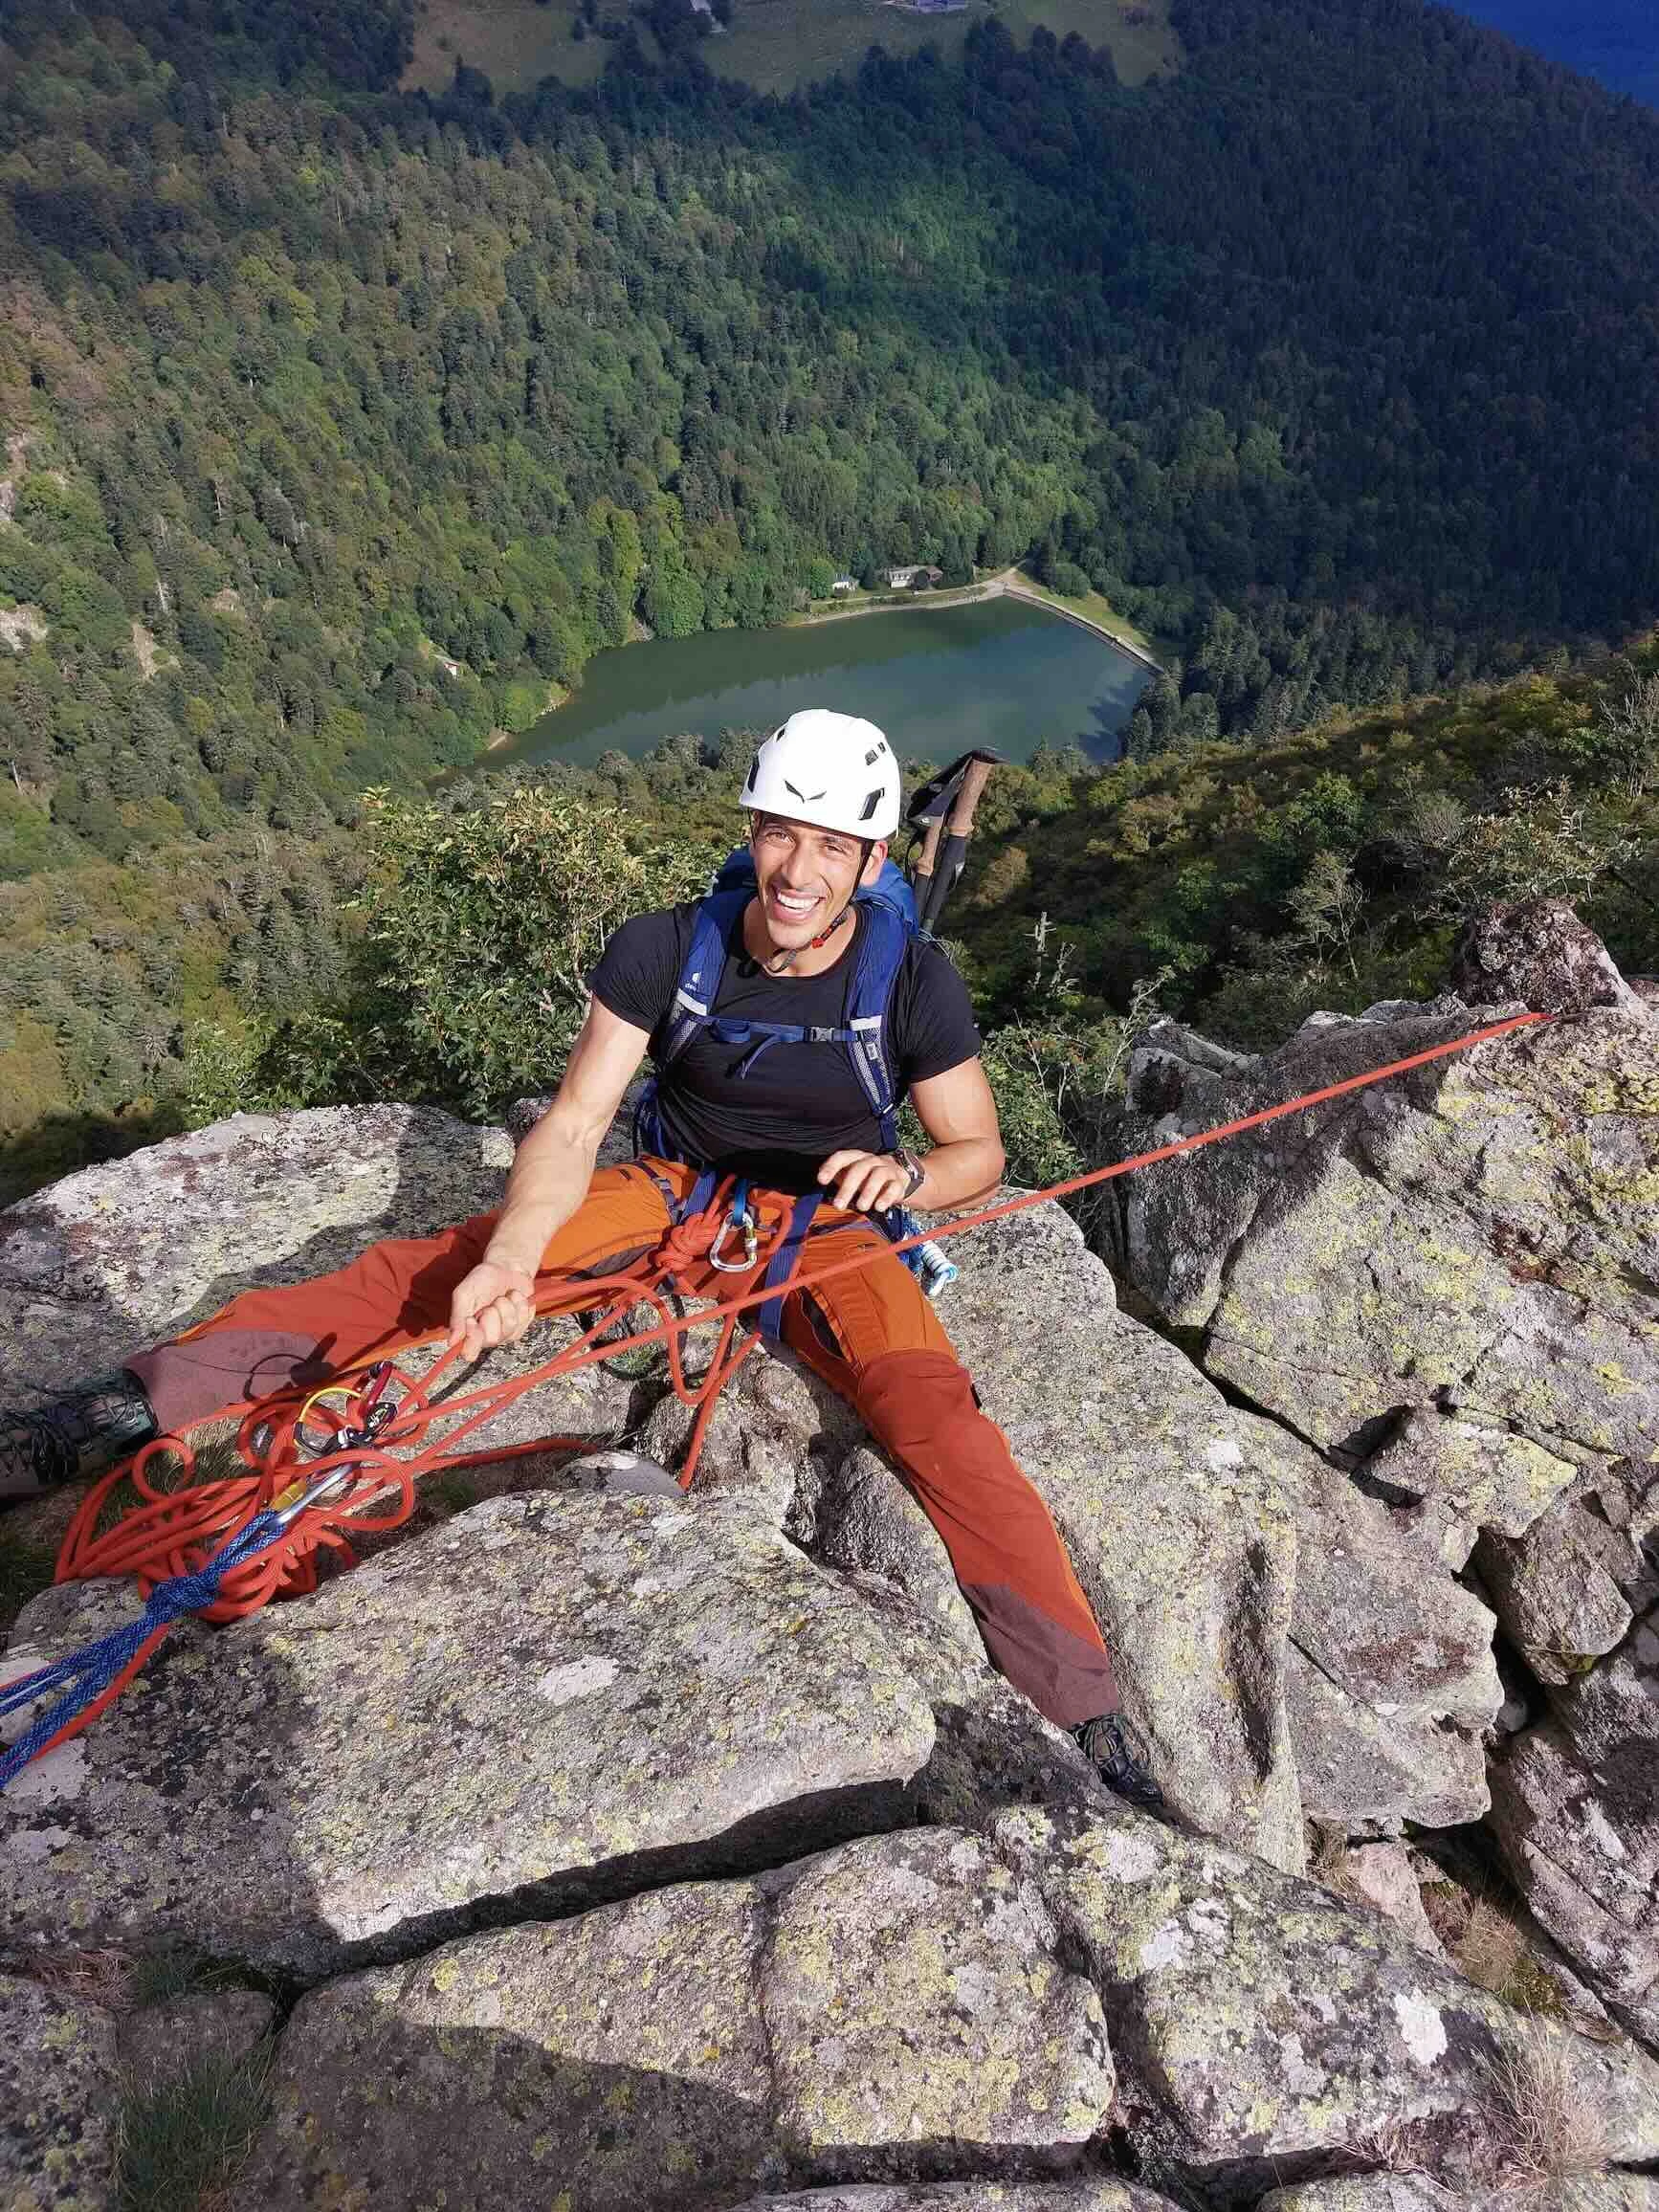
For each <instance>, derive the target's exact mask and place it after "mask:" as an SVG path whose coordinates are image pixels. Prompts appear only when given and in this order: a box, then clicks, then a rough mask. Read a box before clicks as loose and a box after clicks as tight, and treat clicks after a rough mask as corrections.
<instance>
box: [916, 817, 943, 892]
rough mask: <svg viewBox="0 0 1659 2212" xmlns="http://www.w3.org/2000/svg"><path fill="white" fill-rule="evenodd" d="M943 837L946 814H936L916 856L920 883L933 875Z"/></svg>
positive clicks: (917, 876)
mask: <svg viewBox="0 0 1659 2212" xmlns="http://www.w3.org/2000/svg"><path fill="white" fill-rule="evenodd" d="M943 837H944V816H943V815H942V814H936V815H935V816H934V818H933V820H932V821H931V822H930V823H929V824H928V826H927V829H926V830H925V832H924V833H923V836H922V840H921V851H920V852H918V854H917V856H916V869H915V875H916V880H917V881H918V883H926V882H927V881H929V880H930V878H931V877H932V874H933V871H934V864H935V862H936V861H937V860H938V859H939V849H940V843H941V841H942V840H943Z"/></svg>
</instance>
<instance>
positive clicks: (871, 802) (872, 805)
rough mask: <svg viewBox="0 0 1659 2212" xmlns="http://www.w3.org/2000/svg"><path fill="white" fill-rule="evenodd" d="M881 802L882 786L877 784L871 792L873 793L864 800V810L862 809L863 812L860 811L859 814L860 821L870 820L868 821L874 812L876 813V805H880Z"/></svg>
mask: <svg viewBox="0 0 1659 2212" xmlns="http://www.w3.org/2000/svg"><path fill="white" fill-rule="evenodd" d="M880 804H881V786H880V785H876V787H875V789H874V791H872V792H871V794H870V796H869V798H868V799H866V800H865V802H864V808H863V811H862V813H860V815H859V817H858V819H859V821H860V822H868V821H869V819H870V817H871V816H872V814H874V811H875V809H876V807H879V806H880Z"/></svg>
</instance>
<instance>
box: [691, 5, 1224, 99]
mask: <svg viewBox="0 0 1659 2212" xmlns="http://www.w3.org/2000/svg"><path fill="white" fill-rule="evenodd" d="M735 7H736V13H735V17H734V20H733V24H732V29H731V31H730V33H728V34H727V35H726V36H725V37H724V38H719V39H714V38H711V39H710V40H709V41H708V43H707V45H706V47H705V49H704V51H705V52H706V54H707V55H708V60H709V66H710V68H711V69H714V70H717V71H718V72H719V75H720V76H722V77H743V78H745V79H746V80H747V81H748V82H749V83H750V84H755V85H759V86H760V88H761V90H762V91H763V92H789V91H792V90H793V88H794V87H795V86H796V85H798V84H810V83H811V82H812V81H813V79H814V78H815V77H830V76H833V75H834V74H835V72H836V71H837V70H839V69H843V68H846V67H847V66H848V65H849V64H850V63H852V62H856V61H857V59H858V57H859V55H862V54H863V52H864V50H865V48H866V47H867V46H873V45H881V46H885V47H886V48H887V49H888V50H889V52H890V53H894V54H909V53H914V52H915V50H916V49H917V48H918V47H919V46H925V45H927V44H929V43H930V42H931V43H932V44H933V45H935V46H937V47H938V48H939V49H940V52H941V53H942V54H946V55H954V54H955V53H956V52H957V51H958V50H959V49H960V47H961V45H962V40H963V38H964V37H965V36H966V35H967V30H968V26H969V25H970V24H971V23H973V22H975V21H977V20H982V19H983V18H984V16H985V15H987V14H994V15H997V16H999V17H1000V18H1001V20H1002V21H1003V22H1004V23H1005V24H1006V26H1007V28H1008V30H1009V31H1010V32H1011V33H1012V34H1013V36H1014V37H1015V38H1017V39H1019V40H1021V41H1022V42H1024V41H1025V40H1026V39H1028V38H1029V36H1030V34H1031V33H1032V32H1033V31H1034V30H1035V29H1036V27H1037V25H1038V24H1040V23H1041V24H1046V25H1047V26H1048V28H1049V29H1050V30H1051V32H1053V33H1054V35H1055V36H1056V37H1057V38H1064V37H1065V36H1066V34H1067V33H1068V32H1071V31H1075V32H1076V33H1078V34H1079V35H1080V36H1082V37H1084V38H1087V39H1088V40H1089V42H1090V44H1091V45H1092V46H1109V47H1110V48H1111V50H1112V59H1113V61H1114V63H1115V64H1116V66H1117V74H1118V76H1119V77H1121V78H1122V79H1123V81H1124V83H1125V84H1144V83H1145V82H1146V80H1147V78H1148V77H1156V76H1161V75H1167V74H1168V73H1169V72H1170V71H1172V70H1174V69H1177V68H1179V67H1180V64H1181V44H1180V41H1179V39H1178V38H1177V37H1176V35H1175V33H1174V32H1173V30H1171V28H1170V24H1169V6H1168V0H968V6H967V7H966V8H964V9H962V11H960V12H959V13H955V14H950V15H918V14H913V13H912V12H911V11H909V10H908V9H906V8H903V7H897V6H892V5H888V4H886V0H735Z"/></svg>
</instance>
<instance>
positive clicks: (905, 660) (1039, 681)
mask: <svg viewBox="0 0 1659 2212" xmlns="http://www.w3.org/2000/svg"><path fill="white" fill-rule="evenodd" d="M999 602H1000V604H999ZM928 608H931V609H932V610H933V612H934V615H935V618H936V619H935V620H934V621H933V622H918V623H881V622H879V621H859V622H857V623H856V624H854V626H853V627H851V628H842V629H838V630H828V629H825V628H823V627H822V625H823V624H825V623H827V622H839V623H843V624H853V623H854V617H863V616H866V615H869V616H876V615H882V614H903V613H911V612H915V611H917V610H918V609H919V610H926V609H928ZM1113 612H1114V610H1113V609H1112V608H1111V607H1110V606H1109V605H1108V603H1107V602H1105V601H1104V600H1102V599H1099V598H1098V597H1097V596H1095V595H1094V594H1091V595H1090V597H1089V599H1087V600H1086V601H1084V602H1083V604H1082V606H1081V607H1079V608H1076V609H1074V610H1073V609H1072V608H1067V607H1065V606H1064V605H1056V604H1055V603H1054V602H1053V601H1051V600H1050V599H1049V598H1048V597H1047V596H1046V595H1045V594H1044V592H1043V590H1042V587H1041V586H1035V585H1032V584H1030V583H1029V580H1028V579H1026V578H1023V577H1018V576H1012V575H1008V574H1006V573H1005V574H1003V575H1000V576H997V575H993V576H988V577H985V578H983V579H982V580H981V581H980V582H979V583H978V584H975V585H971V586H960V587H958V588H957V589H955V590H943V591H924V592H922V593H920V594H919V595H918V596H917V597H915V598H898V599H897V600H896V601H895V602H894V603H893V604H891V605H888V604H882V605H872V604H870V602H869V601H861V602H860V603H858V604H855V605H854V606H852V607H839V606H830V607H825V608H821V609H820V610H819V611H818V613H817V614H816V615H815V616H813V617H811V618H804V617H802V616H799V615H797V616H795V617H793V618H792V619H785V620H784V621H782V622H776V623H770V624H768V625H766V626H765V627H764V628H763V629H757V630H746V629H738V628H730V629H726V628H722V629H719V630H698V631H696V632H694V633H693V634H692V635H690V636H688V637H683V638H661V637H659V638H655V639H653V640H652V641H651V642H652V644H653V648H654V650H653V652H652V653H630V652H629V651H628V650H627V648H626V647H624V646H618V647H614V648H608V649H607V650H606V651H605V652H604V653H597V654H595V655H594V656H593V659H592V661H591V663H590V664H589V666H588V667H587V668H586V670H585V671H584V677H583V681H582V683H581V685H580V686H579V687H578V689H577V690H576V692H575V693H574V695H573V696H571V697H566V698H565V700H564V703H563V704H562V705H561V706H560V707H559V708H557V709H556V710H555V711H554V712H552V713H550V714H548V715H546V716H544V717H542V718H539V719H538V720H537V721H535V722H534V723H532V724H531V725H530V726H529V727H528V728H527V729H523V730H516V731H503V730H501V729H499V728H497V729H495V730H492V731H491V732H489V733H488V736H487V740H486V742H485V743H484V745H482V746H481V747H480V748H479V750H478V751H477V752H476V753H475V754H474V756H473V759H474V763H475V764H476V771H477V772H478V773H479V774H481V775H486V776H488V775H492V774H494V773H496V772H498V771H499V770H500V769H502V768H506V767H508V766H510V765H516V764H517V763H520V762H524V763H530V762H535V761H539V760H564V761H568V762H570V763H572V764H575V765H579V766H590V765H592V763H594V762H595V761H596V760H598V759H599V758H601V757H602V755H603V754H604V753H606V752H614V751H621V752H623V753H626V754H627V755H629V756H630V758H632V757H643V756H644V755H645V754H646V753H647V752H649V751H650V750H651V749H652V747H653V745H654V744H656V743H657V742H659V741H660V740H661V737H662V735H663V734H664V733H667V732H676V731H679V732H683V731H696V732H698V733H700V734H701V735H703V736H710V735H713V734H714V733H716V732H717V731H719V730H723V729H726V728H732V729H739V728H741V729H749V728H754V729H759V728H762V727H768V728H769V727H770V726H771V725H772V723H774V722H776V721H779V720H781V719H783V718H784V717H785V715H786V714H787V713H789V712H790V711H791V707H792V706H794V705H798V704H800V703H801V701H802V700H803V699H804V698H811V697H821V696H826V691H827V687H828V690H829V691H832V692H833V693H834V695H835V697H837V699H838V701H839V703H840V705H841V706H842V708H843V710H844V711H846V712H848V713H857V714H862V715H864V716H865V717H866V719H871V720H874V721H875V722H877V723H879V724H880V725H881V726H882V727H883V728H887V727H889V726H896V727H898V728H901V729H903V730H905V731H906V732H907V733H908V734H907V742H908V744H909V746H910V750H911V751H912V753H913V754H914V756H915V758H917V759H918V760H919V759H922V758H928V759H932V758H934V757H936V756H937V757H938V758H939V759H941V760H942V759H947V758H948V759H954V758H955V757H956V755H957V754H958V753H961V752H962V751H963V750H964V749H972V748H974V747H976V746H979V747H989V748H991V749H993V750H996V751H999V752H1004V753H1005V754H1006V755H1007V757H1010V758H1013V759H1023V758H1025V757H1026V754H1027V753H1028V752H1029V751H1030V750H1031V749H1032V748H1033V747H1034V746H1035V745H1036V744H1038V743H1039V742H1045V741H1046V742H1050V743H1052V744H1064V743H1076V744H1078V745H1080V746H1082V747H1083V749H1084V750H1085V751H1087V752H1089V753H1090V754H1091V755H1092V756H1093V755H1098V756H1099V757H1101V758H1115V757H1116V755H1117V752H1118V751H1119V750H1120V747H1121V742H1122V731H1123V729H1124V728H1125V727H1126V726H1127V723H1128V719H1129V716H1130V714H1131V712H1132V711H1133V707H1134V704H1135V701H1136V699H1137V698H1138V697H1139V695H1140V693H1141V692H1142V691H1143V690H1144V689H1145V687H1146V685H1147V683H1148V682H1149V681H1150V680H1151V679H1152V676H1153V675H1154V672H1155V671H1156V669H1157V667H1158V663H1157V661H1156V660H1155V659H1154V658H1153V656H1152V654H1151V653H1149V652H1148V651H1147V649H1146V647H1145V646H1142V645H1139V644H1131V643H1130V642H1129V641H1128V640H1126V639H1124V638H1122V637H1120V636H1117V634H1116V633H1115V631H1114V630H1113V629H1112V628H1110V627H1109V625H1110V624H1111V623H1112V620H1113ZM1050 614H1059V615H1061V616H1062V617H1063V618H1064V619H1063V620H1061V621H1060V622H1050V621H1048V620H1046V619H1045V617H1046V616H1048V615H1050Z"/></svg>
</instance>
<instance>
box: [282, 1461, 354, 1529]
mask: <svg viewBox="0 0 1659 2212" xmlns="http://www.w3.org/2000/svg"><path fill="white" fill-rule="evenodd" d="M356 1477H357V1468H356V1465H355V1463H354V1462H352V1461H349V1460H348V1461H347V1462H346V1464H345V1465H344V1466H343V1467H331V1468H330V1469H329V1470H328V1472H327V1473H326V1474H321V1475H319V1476H318V1478H317V1480H316V1481H315V1482H314V1483H312V1484H311V1485H310V1486H309V1487H308V1488H307V1489H305V1490H303V1491H301V1492H300V1493H299V1496H298V1497H292V1496H290V1498H289V1502H288V1503H287V1504H286V1505H277V1506H276V1507H274V1509H273V1510H274V1511H275V1513H276V1515H277V1527H278V1528H284V1529H287V1528H292V1527H293V1526H294V1523H295V1522H296V1521H297V1520H298V1519H299V1516H300V1515H301V1514H302V1513H304V1512H306V1511H307V1510H308V1509H309V1508H310V1507H312V1506H314V1505H321V1503H322V1500H323V1499H324V1498H325V1497H331V1496H332V1495H333V1494H334V1493H335V1492H336V1491H337V1490H342V1489H343V1488H344V1487H345V1485H346V1484H347V1483H350V1482H353V1481H355V1480H356Z"/></svg>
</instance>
